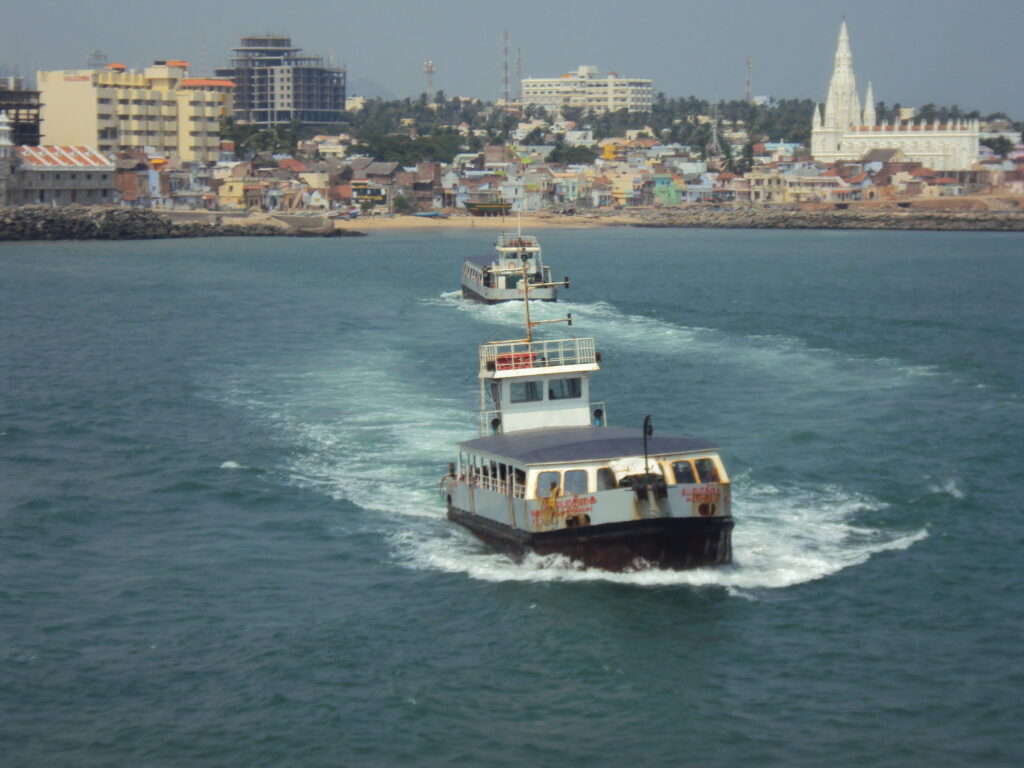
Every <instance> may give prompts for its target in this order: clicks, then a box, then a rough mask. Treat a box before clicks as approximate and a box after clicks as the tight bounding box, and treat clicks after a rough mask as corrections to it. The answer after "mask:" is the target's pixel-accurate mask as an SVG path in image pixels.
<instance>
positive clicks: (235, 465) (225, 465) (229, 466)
mask: <svg viewBox="0 0 1024 768" xmlns="http://www.w3.org/2000/svg"><path fill="white" fill-rule="evenodd" d="M220 468H221V469H243V467H242V465H241V464H239V463H238V462H237V461H225V462H224V463H223V464H221V465H220Z"/></svg>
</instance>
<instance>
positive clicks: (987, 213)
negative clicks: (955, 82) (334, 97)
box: [0, 200, 1024, 241]
mask: <svg viewBox="0 0 1024 768" xmlns="http://www.w3.org/2000/svg"><path fill="white" fill-rule="evenodd" d="M992 207H993V208H994V207H995V206H992ZM522 220H523V226H526V227H529V226H539V227H572V228H578V227H652V228H659V227H660V228H681V229H685V228H711V229H881V230H926V231H927V230H930V231H968V232H970V231H975V232H1024V209H1022V208H1021V207H1020V203H1019V201H1017V200H1014V201H1012V203H1010V204H1007V205H1006V206H1005V207H1004V206H1002V205H1000V206H999V209H995V210H978V209H977V208H975V209H973V210H963V209H961V210H956V209H934V208H933V209H928V208H924V207H921V208H918V207H916V204H915V207H913V208H910V207H907V208H904V207H897V206H896V205H893V206H892V207H886V208H878V207H875V208H860V209H857V208H855V207H853V206H851V207H850V208H849V209H845V210H843V209H837V208H834V207H824V206H821V205H820V204H819V205H818V206H817V207H815V206H811V205H808V206H803V207H798V206H796V205H787V206H753V205H747V204H738V203H733V204H723V205H720V206H707V205H689V206H682V207H679V208H633V209H625V210H614V211H613V210H589V211H580V212H578V213H577V214H576V215H573V216H565V215H559V214H554V213H549V212H542V213H539V214H537V213H534V214H524V215H523V217H522ZM338 223H339V222H335V221H334V220H332V219H328V218H326V217H324V216H314V215H300V214H293V215H286V214H281V215H278V214H273V215H272V214H260V213H255V214H247V213H244V212H237V213H235V212H224V213H223V214H217V213H211V212H208V211H154V210H149V209H142V208H114V207H96V208H87V207H78V206H73V207H67V208H51V207H47V206H21V207H15V208H0V241H4V240H8V241H11V240H142V239H164V238H183V237H351V236H359V235H363V234H365V232H362V231H354V230H350V229H343V228H339V227H338V226H337V224H338ZM489 224H493V225H494V227H492V228H501V227H506V226H508V220H506V219H500V220H498V219H495V220H493V221H492V220H487V219H479V218H474V217H472V216H453V217H452V218H450V219H438V220H431V221H427V220H424V219H420V218H417V217H413V216H394V217H369V218H368V219H366V220H365V221H361V223H360V224H359V226H360V228H361V229H365V230H369V231H387V230H391V229H400V228H413V227H430V228H431V229H437V228H445V229H447V228H458V229H461V228H467V227H474V226H485V225H489Z"/></svg>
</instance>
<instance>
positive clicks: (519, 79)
mask: <svg viewBox="0 0 1024 768" xmlns="http://www.w3.org/2000/svg"><path fill="white" fill-rule="evenodd" d="M516 93H517V94H518V95H517V96H516V101H518V102H522V100H523V49H522V48H516Z"/></svg>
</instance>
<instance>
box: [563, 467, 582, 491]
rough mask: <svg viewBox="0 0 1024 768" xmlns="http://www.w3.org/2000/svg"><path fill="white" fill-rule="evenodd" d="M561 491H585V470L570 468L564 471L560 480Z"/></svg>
mask: <svg viewBox="0 0 1024 768" xmlns="http://www.w3.org/2000/svg"><path fill="white" fill-rule="evenodd" d="M562 491H563V492H564V493H565V494H567V495H568V494H570V493H586V492H587V470H585V469H570V470H569V471H568V472H566V473H565V479H564V480H563V481H562Z"/></svg>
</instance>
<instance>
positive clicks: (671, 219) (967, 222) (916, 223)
mask: <svg viewBox="0 0 1024 768" xmlns="http://www.w3.org/2000/svg"><path fill="white" fill-rule="evenodd" d="M629 218H630V220H629V221H628V222H625V223H627V225H628V226H634V227H708V228H721V229H896V230H958V231H964V230H967V231H970V230H975V231H988V232H991V231H996V232H1022V231H1024V212H1022V211H990V212H986V211H969V212H959V211H957V212H952V211H915V210H906V211H904V210H900V211H850V210H835V211H821V210H818V211H814V210H774V209H771V208H759V207H754V206H735V207H729V208H721V209H705V208H696V207H695V208H680V209H672V210H667V209H646V210H644V211H636V212H630V215H629Z"/></svg>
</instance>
